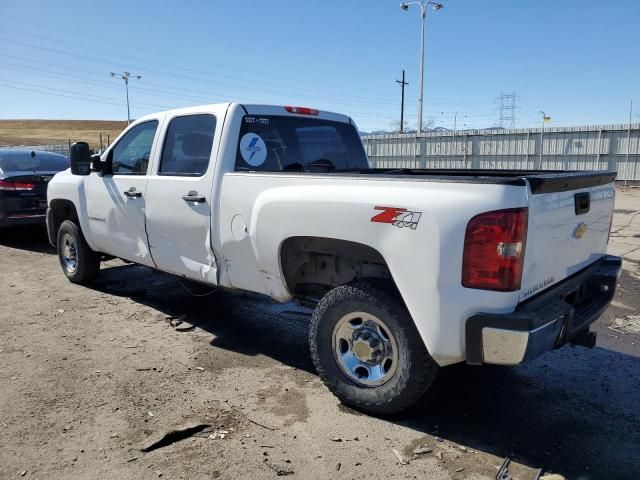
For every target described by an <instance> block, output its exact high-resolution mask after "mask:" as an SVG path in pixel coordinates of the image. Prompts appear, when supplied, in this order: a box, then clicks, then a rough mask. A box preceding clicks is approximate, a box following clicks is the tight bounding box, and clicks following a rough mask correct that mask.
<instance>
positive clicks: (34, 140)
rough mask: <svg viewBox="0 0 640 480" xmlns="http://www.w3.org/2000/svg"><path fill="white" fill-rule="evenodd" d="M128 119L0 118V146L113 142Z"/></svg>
mask: <svg viewBox="0 0 640 480" xmlns="http://www.w3.org/2000/svg"><path fill="white" fill-rule="evenodd" d="M126 126H127V122H120V121H109V120H0V146H16V145H51V144H63V143H67V142H68V141H69V140H71V142H74V141H77V140H84V141H85V142H89V145H91V146H92V147H95V148H98V147H99V145H100V134H102V141H103V143H104V144H105V145H106V144H107V136H109V138H110V139H111V140H112V141H113V139H114V138H116V137H117V136H118V135H119V134H120V132H121V131H122V130H123V129H124V128H125V127H126Z"/></svg>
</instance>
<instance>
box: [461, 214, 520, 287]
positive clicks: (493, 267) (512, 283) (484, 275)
mask: <svg viewBox="0 0 640 480" xmlns="http://www.w3.org/2000/svg"><path fill="white" fill-rule="evenodd" d="M526 240H527V209H526V208H512V209H508V210H497V211H494V212H487V213H482V214H480V215H477V216H475V217H473V218H472V219H471V220H470V221H469V223H468V224H467V231H466V234H465V237H464V254H463V259H462V285H463V286H465V287H467V288H479V289H483V290H498V291H501V292H510V291H514V290H519V289H520V280H521V279H522V264H523V261H524V248H525V244H526Z"/></svg>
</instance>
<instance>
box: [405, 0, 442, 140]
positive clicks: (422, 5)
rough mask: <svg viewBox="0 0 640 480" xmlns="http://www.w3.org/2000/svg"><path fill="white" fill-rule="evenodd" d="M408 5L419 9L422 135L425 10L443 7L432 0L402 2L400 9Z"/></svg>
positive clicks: (420, 126)
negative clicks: (416, 6)
mask: <svg viewBox="0 0 640 480" xmlns="http://www.w3.org/2000/svg"><path fill="white" fill-rule="evenodd" d="M410 5H418V6H419V7H420V90H419V91H418V133H422V97H423V95H424V22H425V19H426V17H427V8H428V7H432V8H433V9H434V10H440V9H441V8H443V5H442V4H441V3H438V2H434V1H433V0H428V1H424V0H420V1H419V2H418V1H415V2H402V3H401V4H400V8H401V9H402V10H404V11H405V12H406V11H407V10H409V6H410Z"/></svg>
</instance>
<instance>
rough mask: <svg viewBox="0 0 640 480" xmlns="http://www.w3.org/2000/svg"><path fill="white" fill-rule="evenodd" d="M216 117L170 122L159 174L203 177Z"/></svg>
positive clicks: (199, 117)
mask: <svg viewBox="0 0 640 480" xmlns="http://www.w3.org/2000/svg"><path fill="white" fill-rule="evenodd" d="M215 130H216V117H214V116H213V115H210V114H202V115H186V116H184V117H176V118H174V119H173V120H171V123H170V124H169V128H168V129H167V135H166V137H165V139H164V146H163V147H162V158H161V159H160V168H159V169H158V174H159V175H176V176H201V175H204V173H205V172H206V171H207V167H208V166H209V158H210V157H211V149H212V147H213V134H214V132H215Z"/></svg>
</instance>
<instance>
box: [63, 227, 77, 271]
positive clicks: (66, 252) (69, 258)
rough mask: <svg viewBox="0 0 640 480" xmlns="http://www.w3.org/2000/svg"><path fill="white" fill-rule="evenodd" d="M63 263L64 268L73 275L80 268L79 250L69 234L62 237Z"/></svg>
mask: <svg viewBox="0 0 640 480" xmlns="http://www.w3.org/2000/svg"><path fill="white" fill-rule="evenodd" d="M62 262H63V263H64V268H65V269H66V270H67V272H69V273H71V274H73V273H75V271H76V269H77V268H78V249H77V248H76V242H75V240H74V239H73V237H72V236H71V235H70V234H68V233H65V234H64V236H63V237H62Z"/></svg>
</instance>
